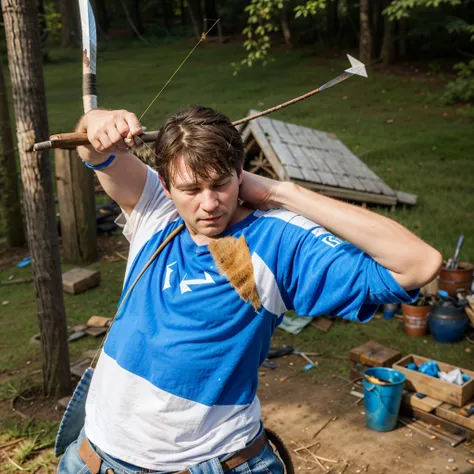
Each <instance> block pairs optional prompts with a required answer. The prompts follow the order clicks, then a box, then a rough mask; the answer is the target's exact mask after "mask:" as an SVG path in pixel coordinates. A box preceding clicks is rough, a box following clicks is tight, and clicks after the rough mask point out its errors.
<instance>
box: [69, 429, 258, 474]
mask: <svg viewBox="0 0 474 474" xmlns="http://www.w3.org/2000/svg"><path fill="white" fill-rule="evenodd" d="M266 444H267V437H266V435H265V432H263V433H262V434H261V435H260V436H259V437H258V438H257V439H256V440H255V441H254V442H253V443H252V444H251V445H250V446H247V447H245V448H244V449H242V450H240V451H238V452H236V453H235V454H234V455H233V456H231V457H230V458H229V459H226V460H225V461H221V466H222V470H223V471H224V472H227V471H230V470H231V469H234V468H236V467H238V466H240V465H241V464H244V463H245V462H247V461H249V460H250V459H252V458H253V457H254V456H256V455H257V454H258V453H259V452H260V451H261V450H262V449H263V448H264V447H265V445H266ZM78 454H79V456H80V457H81V459H82V460H83V461H84V462H85V463H86V464H87V467H88V468H89V469H90V471H91V472H92V474H98V473H99V471H100V467H101V465H102V458H100V456H99V455H98V454H97V453H96V452H95V451H94V450H93V449H92V446H91V445H90V443H89V441H88V440H87V438H84V439H83V440H82V443H81V446H80V447H79V451H78ZM107 471H108V474H113V470H112V469H110V470H107ZM110 471H111V472H110ZM176 474H191V472H190V471H189V470H188V469H186V470H185V471H180V472H178V473H176Z"/></svg>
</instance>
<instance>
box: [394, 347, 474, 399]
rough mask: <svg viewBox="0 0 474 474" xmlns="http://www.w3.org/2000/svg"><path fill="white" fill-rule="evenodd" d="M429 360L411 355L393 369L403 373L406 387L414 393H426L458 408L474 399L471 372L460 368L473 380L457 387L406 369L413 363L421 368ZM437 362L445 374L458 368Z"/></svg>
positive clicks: (473, 382)
mask: <svg viewBox="0 0 474 474" xmlns="http://www.w3.org/2000/svg"><path fill="white" fill-rule="evenodd" d="M429 360H431V359H426V358H425V357H421V356H417V355H415V354H410V355H408V356H407V357H404V358H403V359H402V360H400V361H398V362H397V363H396V364H394V365H393V368H394V369H397V370H399V371H400V372H403V373H404V374H405V375H406V382H405V387H406V388H407V389H408V390H410V391H412V392H420V393H424V394H425V395H428V396H430V397H433V398H436V399H438V400H442V401H444V402H447V403H450V404H451V405H455V406H457V407H462V406H463V405H465V404H466V403H467V402H468V401H469V400H470V399H471V398H473V396H474V372H471V371H470V370H466V369H462V368H460V367H459V368H460V369H461V371H462V372H463V373H465V374H466V375H468V376H469V377H470V378H471V380H469V382H466V383H464V384H463V385H456V384H451V383H448V382H444V381H442V380H439V379H437V378H435V377H430V376H429V375H425V374H422V373H420V372H417V371H416V370H410V369H407V367H406V366H407V365H408V364H409V363H411V362H414V363H415V364H416V365H417V367H419V366H420V365H421V364H423V363H425V362H428V361H429ZM435 362H436V363H437V364H438V367H439V369H440V370H442V371H443V372H450V371H451V370H453V369H456V368H458V367H455V366H453V365H450V364H445V363H443V362H438V361H435Z"/></svg>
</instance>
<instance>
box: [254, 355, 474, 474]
mask: <svg viewBox="0 0 474 474" xmlns="http://www.w3.org/2000/svg"><path fill="white" fill-rule="evenodd" d="M277 364H278V367H277V369H274V370H270V369H264V370H261V371H260V388H259V396H260V400H261V402H262V418H263V421H264V422H265V424H266V426H268V427H269V428H272V429H274V430H275V431H277V432H278V434H279V435H280V436H281V437H282V438H283V440H284V441H285V443H286V444H287V446H288V447H290V448H291V451H292V456H293V462H294V463H295V466H296V469H297V471H299V472H303V471H306V470H310V471H313V472H324V471H323V469H322V468H321V467H320V466H318V464H317V462H316V461H315V460H314V458H312V456H311V454H310V453H309V452H308V451H305V450H303V451H300V452H299V453H298V454H299V455H298V454H295V453H294V452H293V450H294V449H297V448H299V447H302V446H307V445H310V444H312V443H314V442H316V441H317V442H318V445H316V446H314V447H313V448H311V449H310V451H311V452H313V453H314V454H316V455H318V456H321V457H324V458H326V459H330V460H335V461H338V462H337V463H330V462H323V464H324V465H325V466H326V467H327V468H329V471H327V472H328V473H329V472H330V473H334V474H338V473H341V472H342V470H343V469H344V466H345V465H346V463H348V466H347V467H346V469H345V470H344V471H343V472H345V473H364V472H369V473H383V474H392V473H393V474H395V473H400V474H401V473H403V474H410V473H411V474H432V473H433V474H435V473H441V472H453V471H454V472H458V473H463V474H464V473H466V474H467V473H469V474H472V473H474V465H472V464H470V463H469V462H468V461H469V460H470V459H474V453H473V452H472V450H473V448H474V444H470V443H463V444H461V445H459V446H458V447H456V448H452V447H451V446H450V445H449V444H447V443H445V442H442V441H440V440H438V439H436V440H430V439H429V438H425V437H423V436H422V435H420V434H418V433H416V432H414V431H412V430H410V429H409V428H408V427H404V426H403V427H402V426H399V427H397V429H395V430H394V431H392V432H389V433H378V432H375V431H371V430H369V429H368V428H366V426H365V412H364V404H363V401H362V402H361V403H359V404H358V405H356V402H357V398H356V397H355V396H353V395H350V392H351V390H353V389H354V387H355V385H353V384H351V383H349V384H348V383H347V382H346V381H344V380H341V379H339V378H334V379H333V380H332V381H331V382H329V383H320V384H315V383H314V382H311V381H310V380H309V378H308V377H304V376H302V375H301V368H302V367H303V365H304V364H305V362H304V361H303V362H301V361H299V359H298V358H296V357H295V356H290V357H285V358H284V359H278V360H277ZM290 364H293V365H290ZM355 391H357V392H361V391H362V390H361V389H360V388H359V387H355ZM334 417H337V419H336V420H334V421H331V422H329V424H327V426H326V427H325V428H324V429H323V430H322V431H321V432H320V433H318V434H317V437H316V438H314V435H315V433H317V432H318V431H319V430H320V428H321V427H322V426H324V424H325V423H326V422H327V421H328V420H332V419H334Z"/></svg>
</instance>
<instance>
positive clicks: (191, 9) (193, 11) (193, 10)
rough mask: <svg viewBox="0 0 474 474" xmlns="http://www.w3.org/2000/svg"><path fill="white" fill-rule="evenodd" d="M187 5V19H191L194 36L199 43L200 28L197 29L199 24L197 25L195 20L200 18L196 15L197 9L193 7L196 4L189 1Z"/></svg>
mask: <svg viewBox="0 0 474 474" xmlns="http://www.w3.org/2000/svg"><path fill="white" fill-rule="evenodd" d="M187 3H188V11H189V17H190V18H191V23H192V25H193V30H194V34H195V36H196V39H197V40H198V41H199V40H200V39H201V33H200V28H199V23H198V20H197V18H200V17H198V16H197V15H196V14H197V13H198V12H197V10H198V9H197V8H196V7H195V3H196V2H192V1H191V0H188V2H187Z"/></svg>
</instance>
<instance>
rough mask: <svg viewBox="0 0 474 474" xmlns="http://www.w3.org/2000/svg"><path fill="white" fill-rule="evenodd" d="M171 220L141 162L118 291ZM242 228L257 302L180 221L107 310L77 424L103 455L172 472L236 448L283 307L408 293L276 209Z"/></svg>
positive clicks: (358, 314)
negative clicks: (117, 305)
mask: <svg viewBox="0 0 474 474" xmlns="http://www.w3.org/2000/svg"><path fill="white" fill-rule="evenodd" d="M181 223H182V219H181V218H180V217H179V215H178V214H177V211H176V209H175V207H174V205H173V202H172V201H169V200H168V199H167V198H166V197H165V195H164V193H163V190H162V187H161V184H160V182H159V179H158V176H157V174H156V173H155V172H154V171H152V170H151V169H148V175H147V181H146V185H145V188H144V191H143V193H142V196H141V198H140V200H139V202H138V204H137V205H136V207H135V209H134V210H133V212H132V214H131V215H130V216H129V217H128V221H127V224H126V226H125V228H124V234H125V235H126V237H127V238H128V239H129V240H130V256H129V261H128V264H127V271H126V277H125V284H124V288H123V294H125V293H126V291H127V289H128V288H129V287H130V285H131V284H132V283H133V282H134V280H135V278H136V276H137V275H138V273H139V272H140V271H141V269H142V268H143V267H144V265H145V264H146V263H147V262H148V260H149V258H150V257H151V255H152V254H153V253H154V251H155V250H156V249H157V247H158V246H159V245H160V243H161V242H162V241H163V240H164V239H165V238H166V237H167V236H168V235H169V234H170V233H171V232H172V231H173V230H174V229H175V228H176V227H177V226H178V225H179V224H181ZM225 234H226V235H232V236H234V237H240V236H241V235H244V237H245V240H246V241H247V244H248V246H249V249H250V255H251V258H252V263H253V267H254V276H255V280H256V285H257V290H258V293H259V296H260V300H261V302H262V307H261V308H260V310H259V311H258V312H256V311H255V310H254V309H253V307H252V306H251V304H250V303H247V302H244V301H243V300H242V299H241V298H240V297H239V295H238V294H237V292H236V291H235V290H234V289H233V288H232V287H231V285H230V284H229V282H228V280H227V279H226V278H225V277H224V276H221V275H220V273H219V271H218V269H217V267H216V265H215V262H214V261H213V259H212V257H211V255H210V253H209V251H208V247H207V245H205V246H198V245H196V244H195V242H194V241H193V239H192V238H191V236H190V235H189V232H188V231H187V230H186V229H185V230H183V231H182V232H181V233H180V234H178V236H177V237H175V238H174V239H173V240H172V241H171V242H170V243H169V244H168V245H167V246H166V247H165V248H164V250H163V251H162V253H161V254H160V255H159V256H158V257H157V258H156V259H155V260H154V261H153V263H152V264H151V266H150V268H148V269H147V270H146V272H145V273H144V275H143V276H142V277H141V279H140V280H139V282H138V283H137V285H136V287H135V288H134V289H133V290H132V292H131V294H130V296H129V298H128V299H127V300H126V301H125V303H124V306H123V308H122V310H121V312H120V314H119V315H118V316H117V318H116V320H115V322H114V324H113V326H112V328H111V331H110V333H109V336H108V338H107V341H106V343H105V346H104V351H103V352H102V354H101V356H100V359H99V362H98V364H97V367H96V370H95V374H94V377H93V380H92V385H91V388H90V391H89V395H88V399H87V406H86V413H87V415H86V435H87V437H88V438H89V439H90V440H91V441H92V442H93V443H95V444H96V445H97V446H99V447H100V448H101V449H102V450H103V451H105V452H106V453H108V454H109V455H111V456H114V457H117V458H119V459H121V460H123V461H125V462H128V463H131V464H134V465H137V466H141V467H144V468H148V469H153V470H159V471H161V470H162V471H179V470H183V469H185V468H187V467H188V466H190V465H192V464H196V463H200V462H203V461H205V460H207V459H209V458H211V457H215V456H219V455H222V454H225V453H229V452H232V451H235V450H238V449H241V448H243V447H244V446H245V445H246V444H247V443H248V442H249V440H251V439H252V438H253V437H254V436H255V435H256V434H257V432H258V430H259V421H260V403H259V400H258V398H257V396H256V391H257V384H258V368H259V366H260V364H261V363H262V362H263V361H264V360H265V358H266V355H267V353H268V350H269V348H270V340H271V337H272V334H273V332H274V331H275V329H276V327H277V326H278V324H279V323H280V322H281V320H282V317H283V315H284V313H285V312H286V311H288V310H290V309H294V310H295V311H296V313H297V314H300V315H310V316H318V315H322V314H331V315H336V316H340V317H343V318H346V319H350V320H356V321H360V322H365V321H367V320H368V319H370V317H371V316H372V315H373V313H374V311H375V309H376V308H377V306H378V305H379V304H380V303H386V302H396V301H404V302H408V301H411V300H412V298H413V296H414V293H411V292H408V293H407V292H406V291H405V290H403V289H402V288H401V287H400V286H399V284H398V283H397V282H396V281H395V280H394V278H393V277H392V276H391V274H390V273H389V272H388V271H387V270H386V269H385V268H383V267H381V266H380V265H379V264H377V263H376V262H375V261H374V260H373V259H372V258H370V257H369V256H368V255H367V254H365V253H364V252H362V251H361V250H359V249H357V248H356V247H354V246H353V245H351V244H349V243H346V242H342V241H341V240H339V239H338V238H336V237H335V236H334V235H332V234H330V233H329V232H328V231H327V230H325V229H324V228H322V227H321V226H319V225H317V224H315V223H314V222H311V221H309V220H308V219H306V218H304V217H302V216H300V215H297V214H295V213H293V212H289V211H286V210H283V209H277V210H272V211H266V212H263V211H255V212H253V213H252V214H250V215H249V216H247V217H246V218H245V219H243V220H242V221H240V222H238V223H237V224H235V225H233V226H232V227H230V228H229V229H227V231H226V232H225Z"/></svg>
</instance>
